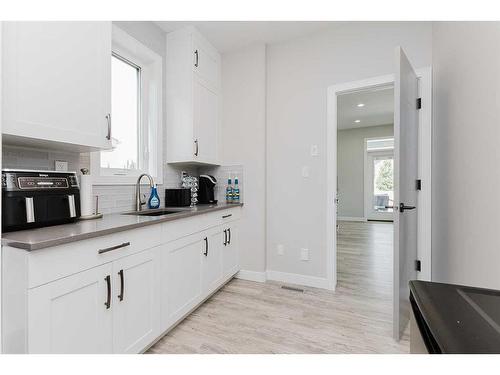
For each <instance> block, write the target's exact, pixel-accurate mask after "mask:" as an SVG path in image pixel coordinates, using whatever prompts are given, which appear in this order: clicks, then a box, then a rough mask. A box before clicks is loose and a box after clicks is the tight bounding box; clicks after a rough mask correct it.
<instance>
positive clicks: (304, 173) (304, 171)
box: [302, 165, 309, 178]
mask: <svg viewBox="0 0 500 375" xmlns="http://www.w3.org/2000/svg"><path fill="white" fill-rule="evenodd" d="M302 177H304V178H307V177H309V167H308V166H307V165H305V166H303V167H302Z"/></svg>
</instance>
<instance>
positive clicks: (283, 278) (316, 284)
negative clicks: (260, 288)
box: [266, 270, 332, 290]
mask: <svg viewBox="0 0 500 375" xmlns="http://www.w3.org/2000/svg"><path fill="white" fill-rule="evenodd" d="M266 275H267V279H268V280H273V281H280V282H283V283H288V284H297V285H303V286H310V287H313V288H321V289H330V290H331V289H332V288H331V286H330V285H329V282H328V279H326V278H322V277H316V276H307V275H299V274H296V273H287V272H279V271H270V270H268V271H267V272H266Z"/></svg>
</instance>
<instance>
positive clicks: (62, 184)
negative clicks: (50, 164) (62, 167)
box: [2, 169, 80, 232]
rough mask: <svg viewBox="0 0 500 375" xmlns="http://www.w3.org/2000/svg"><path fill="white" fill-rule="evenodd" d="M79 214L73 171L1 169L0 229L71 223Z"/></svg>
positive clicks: (76, 181) (8, 229)
mask: <svg viewBox="0 0 500 375" xmlns="http://www.w3.org/2000/svg"><path fill="white" fill-rule="evenodd" d="M79 217H80V188H79V185H78V178H77V176H76V173H74V172H55V171H30V170H11V169H4V170H2V232H9V231H15V230H21V229H31V228H40V227H45V226H49V225H57V224H64V223H70V222H74V221H76V220H78V218H79Z"/></svg>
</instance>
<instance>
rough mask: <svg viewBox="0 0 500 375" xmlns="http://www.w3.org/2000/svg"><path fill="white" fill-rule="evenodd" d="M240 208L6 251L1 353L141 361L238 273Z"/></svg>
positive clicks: (7, 249) (3, 270)
mask: <svg viewBox="0 0 500 375" xmlns="http://www.w3.org/2000/svg"><path fill="white" fill-rule="evenodd" d="M240 216H241V208H239V207H234V208H229V209H227V210H222V211H217V212H212V213H207V214H203V215H199V216H194V217H188V218H185V219H179V220H175V221H171V222H165V223H160V224H156V225H151V226H148V227H144V228H138V229H133V230H130V231H124V232H119V233H116V234H112V235H106V236H102V237H98V238H93V239H89V240H82V241H78V242H74V243H70V244H65V245H60V246H54V247H50V248H46V249H41V250H37V251H25V250H22V249H17V248H13V247H8V246H5V247H3V248H2V277H3V279H2V298H3V301H2V302H3V303H2V305H3V313H2V343H3V345H2V347H3V352H4V353H49V354H50V353H54V354H59V353H142V352H144V351H146V350H147V349H148V348H149V347H150V346H152V345H153V344H154V343H155V342H156V341H158V340H159V339H160V338H161V337H162V336H163V335H164V334H166V333H167V332H168V331H169V330H171V329H172V328H173V327H174V326H175V325H176V324H178V323H179V322H180V321H182V319H184V318H185V317H186V316H187V315H189V314H190V313H191V312H192V311H193V310H194V309H196V308H197V307H198V306H199V305H200V304H201V303H203V302H204V301H205V300H206V299H207V298H209V297H210V296H211V295H212V294H213V293H215V292H216V291H217V290H219V289H220V288H221V287H222V286H223V285H224V284H225V283H226V282H227V281H229V280H230V279H231V278H232V277H233V276H234V275H235V274H236V273H237V272H238V271H239V268H240V267H239V254H238V227H239V218H240Z"/></svg>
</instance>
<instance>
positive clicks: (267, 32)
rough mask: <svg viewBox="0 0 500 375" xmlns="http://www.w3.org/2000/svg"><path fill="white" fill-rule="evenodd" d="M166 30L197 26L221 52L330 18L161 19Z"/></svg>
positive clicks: (313, 27)
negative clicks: (293, 19)
mask: <svg viewBox="0 0 500 375" xmlns="http://www.w3.org/2000/svg"><path fill="white" fill-rule="evenodd" d="M155 23H156V24H157V25H158V26H159V27H161V28H162V29H163V30H164V31H165V32H170V31H174V30H177V29H180V28H182V27H185V26H195V27H196V28H197V29H198V30H199V31H200V32H201V33H202V34H203V36H205V38H207V39H208V40H209V41H210V43H212V44H213V45H214V47H215V48H217V50H218V51H219V52H220V53H225V52H229V51H232V50H236V49H239V48H242V47H244V46H247V45H250V44H254V43H266V44H273V43H279V42H284V41H286V40H290V39H294V38H298V37H300V36H303V35H307V34H311V33H314V32H316V31H318V30H321V29H323V28H325V27H328V25H329V24H330V23H331V22H327V21H157V22H155Z"/></svg>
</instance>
